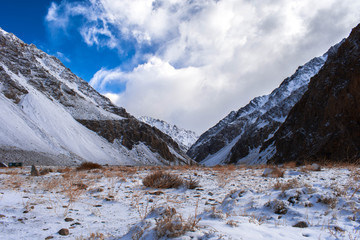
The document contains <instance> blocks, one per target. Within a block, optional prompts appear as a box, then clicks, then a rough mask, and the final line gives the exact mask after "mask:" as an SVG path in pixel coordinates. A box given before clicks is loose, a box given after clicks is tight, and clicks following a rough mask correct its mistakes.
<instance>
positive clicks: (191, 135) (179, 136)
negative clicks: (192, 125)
mask: <svg viewBox="0 0 360 240" xmlns="http://www.w3.org/2000/svg"><path fill="white" fill-rule="evenodd" d="M138 119H139V120H140V121H142V122H144V123H146V124H149V125H150V126H153V127H156V128H157V129H159V130H160V131H162V132H163V133H165V134H167V135H169V136H170V137H171V138H172V139H173V140H174V141H175V142H177V143H178V144H179V146H180V148H181V149H183V150H184V151H185V152H186V151H187V150H188V149H189V148H190V147H191V146H192V145H193V144H194V143H195V142H196V140H197V139H198V138H199V137H198V136H197V134H196V133H195V132H193V131H191V130H186V129H183V128H180V127H178V126H176V125H173V124H170V123H167V122H165V121H164V120H159V119H155V118H152V117H147V116H142V117H139V118H138Z"/></svg>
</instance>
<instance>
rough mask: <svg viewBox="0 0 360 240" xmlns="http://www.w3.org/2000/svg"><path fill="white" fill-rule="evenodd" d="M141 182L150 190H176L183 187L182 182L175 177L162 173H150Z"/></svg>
mask: <svg viewBox="0 0 360 240" xmlns="http://www.w3.org/2000/svg"><path fill="white" fill-rule="evenodd" d="M142 182H143V184H144V186H146V187H152V188H178V187H180V186H182V185H184V180H183V179H181V178H180V177H178V176H177V175H174V174H170V173H168V172H162V171H157V172H155V173H151V174H150V175H148V176H146V177H145V178H144V179H143V181H142Z"/></svg>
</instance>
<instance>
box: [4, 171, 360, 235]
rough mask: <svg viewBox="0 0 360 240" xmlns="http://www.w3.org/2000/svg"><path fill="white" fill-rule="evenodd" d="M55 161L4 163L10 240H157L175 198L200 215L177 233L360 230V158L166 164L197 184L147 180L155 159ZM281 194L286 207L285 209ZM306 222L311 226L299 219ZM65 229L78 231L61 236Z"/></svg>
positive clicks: (187, 212)
mask: <svg viewBox="0 0 360 240" xmlns="http://www.w3.org/2000/svg"><path fill="white" fill-rule="evenodd" d="M54 170H55V172H53V173H49V174H47V175H44V176H40V177H31V176H30V168H28V167H26V168H23V169H4V168H3V169H0V181H1V185H0V239H7V240H11V239H14V240H15V239H16V240H18V239H45V238H46V237H49V236H52V237H53V239H87V238H88V237H90V235H91V234H92V233H93V234H98V235H101V234H102V235H103V236H104V238H105V239H137V238H135V237H136V236H138V237H139V236H140V237H141V238H139V239H156V238H157V237H156V236H157V235H156V231H155V227H156V222H157V221H159V219H161V215H160V213H161V211H162V209H164V208H166V207H171V208H174V209H176V212H177V214H180V215H182V217H183V219H184V221H187V219H188V217H196V218H198V219H200V221H199V223H198V224H197V226H196V228H195V229H194V231H193V232H186V233H185V234H184V235H182V236H179V237H177V238H175V239H357V238H356V237H358V236H359V233H360V227H359V225H360V211H359V209H360V192H359V191H358V189H359V187H360V181H359V177H358V176H359V173H360V169H359V168H355V167H344V168H325V169H323V170H322V171H320V172H313V171H307V170H302V169H301V168H292V169H284V170H285V175H284V178H270V177H262V176H261V175H262V173H263V172H264V169H261V168H260V169H255V168H254V169H251V168H248V169H247V168H241V167H238V168H235V167H215V168H196V167H194V168H189V167H182V168H178V169H174V168H173V169H165V170H168V171H170V172H171V173H172V174H177V175H178V176H180V177H183V178H185V179H189V178H190V177H191V178H192V179H195V180H198V181H199V187H198V188H196V189H194V190H189V189H185V188H179V189H152V188H146V187H144V186H143V184H142V179H143V178H144V177H145V176H147V175H148V174H150V173H153V172H154V171H155V170H156V169H155V168H149V167H147V168H134V167H133V168H126V167H112V168H110V167H109V168H105V169H102V170H92V171H89V172H88V171H82V172H77V171H74V170H71V169H68V170H66V169H65V170H62V171H61V172H62V173H59V172H57V171H56V170H57V169H54ZM60 170H61V169H60ZM286 184H288V187H284V186H286ZM276 185H278V186H280V188H279V189H276V188H275V186H276ZM85 188H86V189H85ZM157 191H161V192H158V193H156V192H157ZM276 201H279V202H282V203H283V205H284V207H285V208H286V209H287V212H286V213H283V214H276V213H275V208H274V206H273V204H272V203H274V202H276ZM65 218H72V219H73V220H70V221H69V222H66V221H65ZM299 221H304V222H306V223H307V224H308V227H307V228H295V227H293V225H294V224H296V223H298V222H299ZM62 228H67V229H69V231H70V235H68V236H60V235H59V234H58V233H57V232H58V231H59V230H60V229H62ZM354 237H355V238H354ZM163 239H167V238H166V237H164V238H163Z"/></svg>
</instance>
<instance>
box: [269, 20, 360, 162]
mask: <svg viewBox="0 0 360 240" xmlns="http://www.w3.org/2000/svg"><path fill="white" fill-rule="evenodd" d="M270 145H272V146H273V147H275V155H274V156H273V157H272V159H271V162H275V163H282V162H287V161H298V162H303V161H319V160H327V161H332V162H342V161H351V162H353V161H357V160H359V159H360V25H358V26H357V27H356V28H354V29H353V30H352V32H351V34H350V36H349V37H348V38H347V39H346V40H345V42H344V43H343V44H342V45H341V46H340V48H339V50H338V51H337V53H336V54H335V55H332V56H331V57H329V59H328V60H327V62H326V63H325V65H324V67H323V68H322V69H321V70H320V71H319V73H318V74H317V75H316V76H314V77H313V78H312V79H311V82H310V84H309V87H308V90H307V92H306V93H305V94H304V96H303V97H302V98H301V100H300V101H299V102H298V103H297V104H296V105H295V106H294V108H293V109H292V110H291V111H290V113H289V116H288V118H287V119H286V121H285V122H284V123H283V125H282V126H281V127H280V129H279V130H278V131H277V133H276V134H275V136H274V137H273V138H272V139H270V140H269V141H268V142H267V144H266V145H265V146H264V147H263V150H266V148H268V146H270Z"/></svg>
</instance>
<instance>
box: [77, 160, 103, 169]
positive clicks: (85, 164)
mask: <svg viewBox="0 0 360 240" xmlns="http://www.w3.org/2000/svg"><path fill="white" fill-rule="evenodd" d="M102 168H103V167H102V166H101V165H100V164H98V163H93V162H83V163H82V164H80V166H78V167H77V168H76V170H77V171H84V170H92V169H102Z"/></svg>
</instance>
